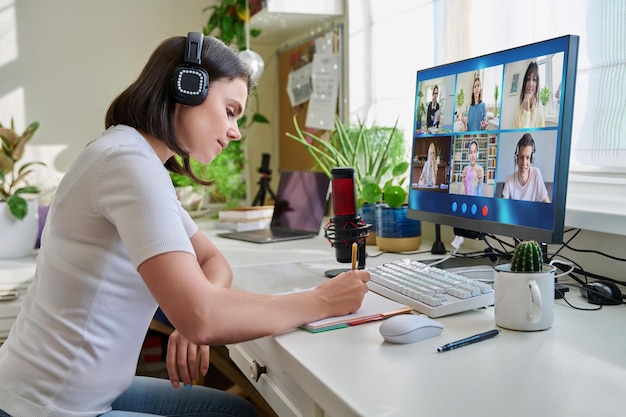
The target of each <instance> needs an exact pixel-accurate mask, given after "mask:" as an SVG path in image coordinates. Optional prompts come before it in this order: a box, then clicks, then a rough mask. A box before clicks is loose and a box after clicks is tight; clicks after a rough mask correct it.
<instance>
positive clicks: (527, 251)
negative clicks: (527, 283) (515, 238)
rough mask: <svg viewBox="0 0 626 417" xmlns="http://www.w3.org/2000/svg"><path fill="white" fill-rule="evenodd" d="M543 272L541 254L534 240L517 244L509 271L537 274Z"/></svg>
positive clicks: (539, 247)
mask: <svg viewBox="0 0 626 417" xmlns="http://www.w3.org/2000/svg"><path fill="white" fill-rule="evenodd" d="M542 270H543V252H542V251H541V246H539V244H538V243H537V242H535V241H534V240H529V241H524V242H519V243H518V244H517V246H516V247H515V252H514V253H513V259H511V271H514V272H538V271H542Z"/></svg>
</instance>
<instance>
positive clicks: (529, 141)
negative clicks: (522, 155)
mask: <svg viewBox="0 0 626 417" xmlns="http://www.w3.org/2000/svg"><path fill="white" fill-rule="evenodd" d="M529 136H530V135H529ZM525 137H526V135H524V136H522V138H521V139H520V140H519V141H518V142H517V147H516V148H515V164H516V165H517V157H518V155H519V149H520V148H521V147H522V145H523V146H529V145H532V147H533V152H532V153H531V154H530V163H531V164H532V163H533V162H535V140H534V139H533V138H532V136H530V138H529V140H528V141H524V138H525ZM522 142H524V143H522Z"/></svg>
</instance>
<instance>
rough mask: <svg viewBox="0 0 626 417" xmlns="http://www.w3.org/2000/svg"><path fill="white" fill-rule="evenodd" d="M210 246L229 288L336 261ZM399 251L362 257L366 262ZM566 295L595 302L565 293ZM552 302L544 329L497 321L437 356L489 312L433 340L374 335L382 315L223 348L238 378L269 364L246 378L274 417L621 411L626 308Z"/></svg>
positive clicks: (298, 283)
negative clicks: (218, 252)
mask: <svg viewBox="0 0 626 417" xmlns="http://www.w3.org/2000/svg"><path fill="white" fill-rule="evenodd" d="M207 232H208V233H209V234H211V233H212V232H211V231H210V229H207ZM215 242H216V244H217V245H218V246H219V247H220V248H222V249H223V250H224V253H225V254H226V256H227V258H228V259H229V261H230V262H231V263H232V265H233V266H234V272H235V285H236V286H237V287H240V288H244V289H247V290H251V291H256V292H263V293H277V292H284V291H289V290H292V289H295V288H307V287H310V286H313V285H315V284H316V283H318V282H322V281H323V280H324V279H325V278H323V277H322V275H321V272H320V271H323V270H325V269H329V268H337V267H338V266H339V267H340V266H341V264H338V263H337V262H336V261H335V260H334V250H333V249H332V248H331V247H330V245H329V243H328V242H327V241H326V240H325V239H323V238H321V237H320V238H316V239H311V240H302V241H295V242H289V243H278V244H269V245H255V244H246V243H239V242H232V241H227V239H222V238H216V239H215ZM424 247H426V246H424ZM257 251H260V252H261V254H260V256H259V257H257ZM372 252H377V250H376V248H375V247H373V248H372ZM243 255H245V256H243ZM398 257H401V256H387V255H385V257H379V258H370V259H368V262H367V265H368V266H373V265H377V264H380V263H382V262H384V261H388V260H389V259H391V258H398ZM259 260H260V262H259ZM298 261H302V264H301V267H300V268H299V269H298V270H299V271H300V273H299V274H295V275H297V276H291V275H294V270H296V267H295V266H293V265H291V264H288V263H291V262H298ZM325 261H326V262H327V263H326V262H325ZM272 262H275V263H278V264H282V265H268V264H270V263H272ZM325 266H328V268H325ZM567 299H568V300H570V302H572V303H573V304H575V305H577V306H580V307H583V308H592V307H594V306H592V305H590V304H587V303H586V302H585V301H584V300H583V299H582V297H580V295H579V293H578V292H577V291H574V290H572V291H570V292H569V293H567ZM555 308H556V309H555V324H554V326H553V328H551V329H549V330H546V331H542V332H516V331H509V330H504V329H501V332H500V334H499V335H498V336H497V337H495V338H493V339H490V340H487V341H484V342H480V343H476V344H473V345H469V346H466V347H463V348H460V349H456V350H453V351H450V352H444V353H438V352H437V347H438V346H441V345H443V344H444V343H447V342H451V341H454V340H458V339H462V338H464V337H467V336H470V335H473V334H476V333H479V332H482V331H486V330H489V329H491V328H494V327H495V325H494V318H493V308H487V309H481V310H475V311H470V312H466V313H462V314H457V315H453V316H447V317H443V318H439V319H437V320H439V321H440V322H442V323H443V324H444V325H445V329H444V331H443V333H442V334H441V335H440V336H438V337H436V338H432V339H428V340H425V341H422V342H418V343H414V344H409V345H392V344H388V343H385V342H383V340H382V337H381V336H380V334H379V332H378V327H379V325H380V323H368V324H363V325H360V326H356V327H350V328H346V329H339V330H334V331H329V332H325V333H317V334H312V333H308V332H305V331H303V330H294V331H292V332H289V333H286V334H282V335H279V336H276V337H266V338H262V339H258V340H255V341H251V342H247V343H240V344H237V345H232V346H229V350H230V353H231V357H232V359H233V360H234V361H235V362H236V363H237V365H238V366H239V368H240V369H241V370H242V371H243V372H244V374H246V375H249V374H250V368H251V366H254V365H253V361H257V362H259V363H260V364H261V365H264V366H265V367H266V372H265V373H264V374H262V375H261V376H260V378H259V380H258V381H256V382H255V381H254V379H253V378H249V379H250V380H251V381H252V382H253V384H254V385H255V387H257V389H258V390H259V392H260V393H261V394H262V395H263V396H264V397H265V399H266V400H267V401H268V402H269V403H270V405H272V407H273V408H274V409H275V410H276V412H277V413H278V414H279V415H280V416H318V417H319V416H334V417H347V416H372V417H374V416H375V417H392V416H393V417H399V416H406V417H414V416H420V415H423V416H428V417H438V416H441V417H450V416H460V415H463V416H481V417H490V416H494V417H495V416H498V417H500V416H507V417H515V416H530V415H537V416H551V417H555V416H564V417H565V416H567V417H574V416H581V417H582V416H585V417H588V416H592V415H602V416H618V415H619V416H621V415H623V410H624V404H623V399H622V398H623V395H624V393H625V392H626V334H625V333H624V331H625V330H626V307H625V306H624V305H621V306H606V307H604V308H602V310H599V311H579V310H575V309H573V308H571V307H569V306H568V305H567V304H566V303H565V302H564V301H563V300H557V301H556V306H555Z"/></svg>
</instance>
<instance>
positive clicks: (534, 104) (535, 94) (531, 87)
mask: <svg viewBox="0 0 626 417" xmlns="http://www.w3.org/2000/svg"><path fill="white" fill-rule="evenodd" d="M544 126H545V120H544V115H543V107H542V106H541V102H540V101H539V66H538V65H537V63H536V62H531V63H530V64H529V65H528V68H526V73H525V74H524V82H523V84H522V90H521V93H520V103H519V108H518V109H517V115H516V116H515V122H514V124H513V127H515V128H516V129H524V128H528V127H544Z"/></svg>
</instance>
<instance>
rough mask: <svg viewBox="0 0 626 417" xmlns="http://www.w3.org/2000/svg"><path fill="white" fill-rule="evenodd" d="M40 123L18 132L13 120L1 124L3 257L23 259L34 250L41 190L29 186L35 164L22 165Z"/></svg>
mask: <svg viewBox="0 0 626 417" xmlns="http://www.w3.org/2000/svg"><path fill="white" fill-rule="evenodd" d="M38 128H39V123H38V122H33V123H31V124H30V125H29V126H28V127H27V128H26V129H25V130H24V132H23V133H21V134H20V133H17V132H16V130H15V125H14V121H13V120H11V125H10V127H4V126H2V125H1V124H0V138H1V139H2V148H0V259H12V258H22V257H24V256H28V255H29V254H31V253H32V251H33V249H34V247H35V243H36V241H37V232H38V231H39V221H38V209H37V200H36V199H35V198H28V197H29V195H30V196H31V197H32V196H33V194H37V193H38V192H39V189H38V188H37V187H35V186H33V185H29V183H28V176H29V174H31V173H32V171H33V167H34V165H43V163H42V162H27V163H24V164H20V163H19V161H20V160H21V159H22V157H23V156H24V150H25V147H26V145H27V144H28V143H29V142H30V140H31V139H32V138H33V136H34V135H35V132H37V129H38Z"/></svg>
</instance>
